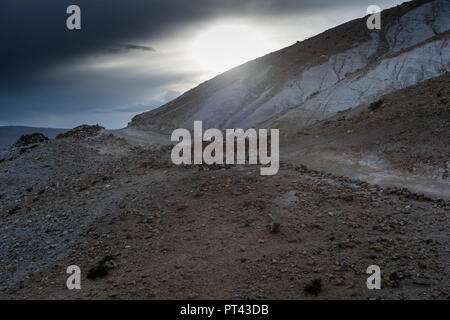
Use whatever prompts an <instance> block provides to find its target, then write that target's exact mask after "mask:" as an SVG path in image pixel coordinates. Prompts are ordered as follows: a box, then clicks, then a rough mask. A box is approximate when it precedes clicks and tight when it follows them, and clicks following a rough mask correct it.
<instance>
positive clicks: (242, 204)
mask: <svg viewBox="0 0 450 320" xmlns="http://www.w3.org/2000/svg"><path fill="white" fill-rule="evenodd" d="M449 8H450V7H449V2H448V1H442V0H436V1H422V0H421V1H414V2H408V3H406V4H404V5H402V6H398V7H396V8H393V9H390V10H387V11H385V12H383V21H384V23H386V26H387V27H386V28H384V29H383V30H382V31H380V32H375V33H373V32H369V31H368V30H367V28H365V27H362V25H363V24H365V20H364V19H362V20H355V21H351V22H349V23H347V24H344V25H342V26H340V27H337V28H335V29H332V30H329V31H327V32H325V33H324V34H321V35H319V36H317V37H314V38H311V39H309V40H307V41H305V42H302V43H297V44H295V45H294V46H292V47H288V48H286V49H283V50H281V51H279V52H276V53H272V54H270V55H268V56H266V57H263V58H260V59H258V60H255V61H253V62H250V63H248V64H245V65H243V66H241V67H238V68H236V69H233V70H231V71H229V72H227V73H225V74H223V75H221V76H218V77H217V78H215V79H213V80H211V81H209V82H206V83H204V84H202V85H200V86H199V87H198V88H195V89H193V90H191V91H190V92H187V93H186V94H185V95H183V96H181V97H180V98H178V99H176V100H174V101H173V102H171V103H169V104H168V105H166V106H163V107H162V108H160V109H157V110H155V111H152V112H150V113H144V114H142V115H139V116H137V117H135V118H134V119H133V120H132V123H131V125H130V126H129V127H127V128H124V129H121V130H105V129H104V128H103V127H101V126H98V125H97V126H80V127H77V128H75V129H73V130H70V131H68V132H66V133H64V134H61V135H59V136H58V137H57V138H56V139H50V140H47V139H45V138H43V137H41V136H32V137H29V136H28V137H23V138H21V139H20V141H19V142H20V143H19V144H17V145H15V146H12V147H10V148H8V149H5V150H1V151H0V239H1V241H0V299H5V300H6V299H23V298H26V299H251V300H254V299H449V292H450V252H449V249H448V248H449V247H450V246H449V241H450V237H449V234H450V233H449V204H450V202H449V201H450V189H449V187H450V184H449V177H448V170H449V167H448V166H449V162H448V159H449V154H450V150H449V143H448V141H449V138H450V137H449V135H450V130H449V112H450V109H449V101H450V90H449V88H450V86H449V84H450V78H449V77H450V75H449V73H448V71H449V70H448V68H449V51H448V50H449V49H448V27H449V25H450V23H449V20H448V19H449V17H450V15H449V14H448V10H449ZM411 28H412V29H411ZM380 77H381V78H380ZM243 83H244V84H245V86H243ZM249 88H250V89H249ZM300 89H301V90H300ZM193 120H204V121H205V123H207V124H209V125H211V126H216V127H218V128H221V129H223V128H228V127H234V126H237V127H239V126H240V125H242V126H243V127H248V126H253V125H254V126H256V127H258V126H263V127H269V128H270V127H279V128H280V159H281V166H280V171H279V172H278V174H277V175H274V176H261V175H260V171H259V167H258V166H249V165H239V166H218V165H213V166H204V165H184V166H175V165H173V164H172V162H171V159H170V152H171V149H172V147H173V145H172V143H171V142H170V133H171V130H172V129H173V128H177V127H186V128H189V127H190V126H191V125H192V122H193ZM205 127H206V126H205ZM70 265H77V266H79V267H80V268H81V272H82V280H81V290H68V289H67V288H66V280H67V278H68V276H69V275H68V274H67V273H66V268H67V267H68V266H70ZM370 265H378V266H379V267H380V268H381V275H382V289H381V290H369V289H367V286H366V280H367V278H368V276H369V275H367V274H366V270H367V268H368V267H369V266H370ZM319 283H320V284H321V286H319V285H318V284H319ZM319 287H320V288H319Z"/></svg>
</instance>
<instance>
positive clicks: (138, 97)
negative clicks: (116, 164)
mask: <svg viewBox="0 0 450 320" xmlns="http://www.w3.org/2000/svg"><path fill="white" fill-rule="evenodd" d="M377 1H378V2H380V5H383V2H384V3H387V2H393V1H394V0H377ZM72 4H76V5H78V6H80V8H81V28H82V29H81V30H75V31H71V30H68V29H67V28H66V19H67V18H68V14H67V13H66V9H67V7H68V6H69V5H72ZM370 4H372V0H342V1H334V0H303V1H302V0H247V1H246V0H148V1H144V0H126V1H125V0H38V1H31V0H3V1H0V43H1V47H0V72H1V76H0V124H11V123H14V124H23V123H27V124H31V125H33V124H34V123H35V119H39V121H40V122H39V123H40V125H41V126H47V125H49V126H57V127H61V126H62V124H59V122H58V121H59V120H58V121H56V120H52V121H53V122H52V121H50V120H48V122H44V120H45V119H53V118H52V117H57V118H58V119H63V120H64V121H65V123H66V124H67V125H66V124H65V125H64V126H70V124H71V123H72V122H71V120H70V119H71V117H73V119H74V118H75V117H78V118H81V115H83V117H88V119H89V115H90V114H91V115H93V116H94V115H95V114H101V113H105V116H106V113H107V112H108V111H110V112H115V113H116V114H122V115H123V114H125V113H130V112H141V111H145V110H147V108H153V107H157V106H158V105H160V104H162V103H163V102H165V101H169V100H170V99H172V98H174V97H176V96H177V95H179V93H178V92H174V91H171V88H178V87H177V85H178V84H179V83H183V82H184V83H186V82H188V83H191V82H192V81H190V80H189V81H188V80H187V79H194V78H196V77H195V76H196V74H195V71H192V72H190V71H189V72H186V71H185V68H184V69H183V70H184V71H179V70H177V72H178V71H179V72H178V73H176V74H175V73H174V72H168V70H167V69H169V68H173V63H172V64H170V62H166V65H160V66H159V69H160V71H158V72H156V73H152V74H150V73H148V72H147V73H145V72H144V71H143V70H140V69H139V67H140V65H138V64H139V63H144V64H145V63H146V60H145V57H144V58H142V57H141V60H139V61H137V60H136V65H135V66H134V67H135V68H134V69H133V68H131V67H124V68H121V67H120V66H117V65H113V67H111V64H114V63H111V60H107V58H108V55H114V56H117V60H116V61H119V62H123V60H124V59H126V58H127V57H128V59H129V60H132V61H135V60H133V59H135V57H136V55H142V54H143V55H148V60H147V61H151V60H152V59H153V58H154V57H155V55H156V54H158V53H159V52H164V51H166V52H167V49H168V48H161V50H160V48H156V50H155V49H154V46H155V44H154V43H153V42H157V40H161V39H164V40H165V39H171V36H172V35H174V34H178V35H180V34H183V30H185V29H186V28H189V27H192V26H193V25H194V24H195V23H202V22H208V21H214V20H215V19H217V18H228V17H231V18H255V17H256V18H260V17H267V19H268V21H269V20H270V19H271V20H270V21H273V22H274V23H276V21H277V20H280V21H281V19H282V15H283V14H293V13H298V14H299V17H300V16H302V15H304V14H305V13H307V12H311V11H312V10H316V11H319V12H320V10H324V12H325V11H329V10H330V9H332V7H337V8H339V9H340V10H345V9H346V8H347V7H351V6H353V7H354V6H357V7H358V8H361V11H365V8H364V7H366V8H367V6H368V5H370ZM363 14H364V13H362V14H361V15H363ZM180 41H183V44H184V43H186V44H188V43H189V42H190V41H191V39H183V38H181V40H180ZM181 54H184V53H183V52H181V53H180V55H181ZM127 55H128V56H127ZM109 58H111V57H109ZM92 59H95V61H96V62H97V63H100V64H101V63H102V62H105V63H109V68H103V69H102V68H95V66H94V67H93V66H92V65H91V64H90V63H91V62H92ZM158 61H159V60H158ZM80 66H81V67H83V66H84V67H86V68H84V69H83V72H79V70H78V69H77V67H80ZM176 67H177V68H178V65H176ZM180 67H183V66H180ZM145 70H148V69H145ZM172 71H173V70H172ZM153 97H154V99H153ZM78 118H77V119H78ZM42 119H44V120H42ZM83 119H85V118H83ZM88 119H87V120H86V122H88ZM99 119H100V120H101V118H99ZM74 121H75V120H74ZM77 121H78V120H77ZM80 121H84V120H80ZM122 122H123V121H122ZM111 123H112V125H114V126H116V122H113V121H111Z"/></svg>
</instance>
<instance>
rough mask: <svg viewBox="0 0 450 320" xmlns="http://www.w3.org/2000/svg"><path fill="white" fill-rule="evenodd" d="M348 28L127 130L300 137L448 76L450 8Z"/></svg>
mask: <svg viewBox="0 0 450 320" xmlns="http://www.w3.org/2000/svg"><path fill="white" fill-rule="evenodd" d="M366 19H367V17H365V18H361V19H357V20H353V21H350V22H348V23H345V24H343V25H340V26H338V27H336V28H333V29H330V30H328V31H326V32H324V33H322V34H319V35H317V36H315V37H313V38H310V39H307V40H305V41H303V42H298V43H296V44H294V45H292V46H290V47H287V48H284V49H282V50H279V51H277V52H273V53H271V54H268V55H266V56H264V57H261V58H259V59H256V60H253V61H250V62H248V63H246V64H243V65H241V66H238V67H236V68H234V69H232V70H230V71H228V72H225V73H224V74H221V75H219V76H217V77H215V78H214V79H211V80H209V81H206V82H204V83H202V84H200V85H199V86H198V87H196V88H194V89H192V90H190V91H188V92H186V93H185V94H183V95H182V96H180V97H179V98H177V99H175V100H173V101H171V102H169V103H168V104H166V105H164V106H162V107H160V108H158V109H155V110H152V111H150V112H146V113H143V114H140V115H138V116H136V117H134V118H133V120H132V122H131V124H130V126H131V127H136V128H139V129H144V130H151V131H157V132H162V133H170V132H171V131H172V130H173V129H175V128H179V127H182V128H192V125H193V121H194V120H202V121H203V122H204V127H205V128H206V127H214V128H219V129H226V128H249V127H256V128H258V127H260V128H261V127H262V128H280V129H283V131H284V132H285V133H287V134H289V133H295V132H297V131H300V130H302V129H303V128H305V127H307V126H308V125H311V124H313V123H315V122H316V121H317V120H322V119H325V118H328V117H330V116H332V115H334V114H336V113H337V112H338V111H342V110H346V109H349V108H354V107H357V106H359V105H363V104H370V103H372V102H374V101H376V100H377V99H378V97H380V96H382V95H384V94H387V93H390V92H394V91H397V90H401V89H404V88H407V87H410V86H412V85H415V84H417V83H420V82H423V81H425V80H427V79H430V78H434V77H438V76H440V75H442V74H445V73H446V72H449V71H450V63H449V61H450V42H449V38H450V31H449V30H450V1H448V0H434V1H430V0H418V1H413V2H407V3H404V4H402V5H400V6H397V7H394V8H391V9H388V10H385V11H383V12H382V29H381V30H379V31H377V30H368V29H367V27H366Z"/></svg>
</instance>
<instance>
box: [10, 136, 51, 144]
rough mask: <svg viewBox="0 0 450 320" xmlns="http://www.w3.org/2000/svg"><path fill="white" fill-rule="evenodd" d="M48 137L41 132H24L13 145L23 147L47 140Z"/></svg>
mask: <svg viewBox="0 0 450 320" xmlns="http://www.w3.org/2000/svg"><path fill="white" fill-rule="evenodd" d="M47 140H48V138H47V137H46V136H44V135H43V134H42V133H33V134H24V135H23V136H21V137H20V138H19V140H17V142H16V143H15V144H14V147H25V146H29V145H33V144H38V143H42V142H45V141H47Z"/></svg>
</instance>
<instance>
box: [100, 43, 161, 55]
mask: <svg viewBox="0 0 450 320" xmlns="http://www.w3.org/2000/svg"><path fill="white" fill-rule="evenodd" d="M131 50H137V51H148V52H155V51H156V50H155V49H154V48H152V47H147V46H140V45H135V44H121V45H117V46H116V47H115V48H111V49H109V50H108V52H110V53H122V52H124V51H131Z"/></svg>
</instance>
